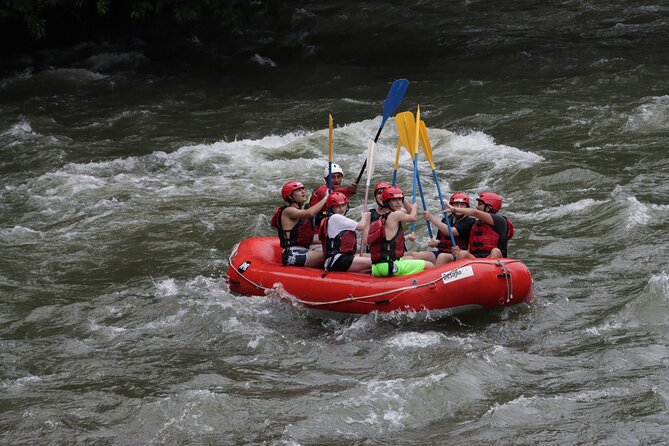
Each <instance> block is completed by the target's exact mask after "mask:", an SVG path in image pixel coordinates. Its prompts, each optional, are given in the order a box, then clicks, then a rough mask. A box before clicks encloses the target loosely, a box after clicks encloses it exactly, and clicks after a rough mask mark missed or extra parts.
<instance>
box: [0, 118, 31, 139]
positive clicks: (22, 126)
mask: <svg viewBox="0 0 669 446" xmlns="http://www.w3.org/2000/svg"><path fill="white" fill-rule="evenodd" d="M25 135H36V133H35V131H34V130H33V128H32V126H31V125H30V122H29V121H27V120H21V121H19V122H17V123H16V124H14V125H13V126H11V127H10V128H9V129H8V130H5V131H4V132H2V133H0V136H14V137H22V136H25Z"/></svg>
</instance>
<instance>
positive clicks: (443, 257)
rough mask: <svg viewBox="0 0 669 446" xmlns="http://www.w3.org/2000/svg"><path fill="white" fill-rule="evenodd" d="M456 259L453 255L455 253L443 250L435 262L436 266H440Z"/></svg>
mask: <svg viewBox="0 0 669 446" xmlns="http://www.w3.org/2000/svg"><path fill="white" fill-rule="evenodd" d="M454 260H455V257H453V254H449V253H447V252H442V253H441V254H439V257H437V261H436V262H435V263H434V265H435V266H440V265H443V264H445V263H450V262H452V261H454Z"/></svg>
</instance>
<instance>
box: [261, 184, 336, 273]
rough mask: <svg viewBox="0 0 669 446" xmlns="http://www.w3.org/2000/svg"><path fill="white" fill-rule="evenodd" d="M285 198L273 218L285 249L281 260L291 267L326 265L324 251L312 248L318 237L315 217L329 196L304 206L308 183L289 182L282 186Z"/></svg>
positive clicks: (282, 195)
mask: <svg viewBox="0 0 669 446" xmlns="http://www.w3.org/2000/svg"><path fill="white" fill-rule="evenodd" d="M281 197H282V198H283V201H285V202H286V204H285V205H283V206H281V207H279V208H277V209H276V211H275V212H274V216H273V217H272V226H274V227H275V228H277V230H278V232H279V241H280V243H281V247H282V248H283V252H282V254H281V261H282V263H283V264H284V265H290V266H312V267H319V266H321V265H322V264H323V253H322V252H320V251H311V250H309V245H311V243H312V242H313V240H314V232H315V231H314V226H313V222H312V219H313V216H314V215H315V214H316V213H318V212H320V211H321V210H322V209H323V207H325V202H326V200H327V194H326V196H325V197H324V198H323V199H321V201H319V202H317V203H316V204H315V205H314V206H312V207H310V208H309V209H302V205H303V204H304V203H305V202H306V201H307V195H306V193H305V191H304V185H303V184H302V183H300V182H299V181H289V182H287V183H286V184H284V185H283V187H282V188H281Z"/></svg>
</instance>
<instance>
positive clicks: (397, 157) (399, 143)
mask: <svg viewBox="0 0 669 446" xmlns="http://www.w3.org/2000/svg"><path fill="white" fill-rule="evenodd" d="M401 150H402V140H401V139H398V140H397V152H396V153H395V170H393V182H392V185H393V186H395V185H396V184H397V169H399V167H400V151H401Z"/></svg>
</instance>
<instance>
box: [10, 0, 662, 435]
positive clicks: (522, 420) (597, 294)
mask: <svg viewBox="0 0 669 446" xmlns="http://www.w3.org/2000/svg"><path fill="white" fill-rule="evenodd" d="M600 3H601V2H594V1H563V2H548V4H546V2H536V3H535V2H529V1H525V2H519V1H518V2H499V4H495V5H494V6H493V5H487V4H483V3H482V2H476V1H474V2H470V1H467V2H443V3H439V5H432V4H431V3H430V2H425V3H416V4H415V5H413V7H412V8H411V10H410V11H407V6H406V5H399V4H395V3H394V2H385V3H372V2H362V3H358V4H356V5H355V6H354V4H350V5H349V4H348V3H347V4H343V5H336V4H335V5H332V6H328V7H321V6H320V5H319V4H318V2H307V3H305V5H303V6H302V7H301V8H299V9H296V10H295V14H294V17H293V19H294V21H295V27H296V28H299V29H302V30H303V32H302V33H301V34H299V36H300V39H298V41H297V43H296V47H295V48H296V49H295V51H297V52H298V53H299V57H296V58H295V59H293V60H291V61H290V62H289V63H281V62H280V61H279V60H274V59H272V57H271V56H272V55H271V54H263V53H258V54H257V55H254V56H253V57H252V58H248V59H245V60H243V61H241V63H240V64H239V65H238V66H236V67H234V68H230V67H229V66H227V68H222V66H221V65H216V64H212V66H211V68H210V69H206V68H203V67H202V66H199V67H193V66H191V65H188V64H185V65H177V66H174V65H171V66H170V65H168V66H166V65H165V64H164V63H162V62H157V61H154V60H153V59H151V57H150V55H149V54H148V53H146V52H144V51H143V50H142V45H141V44H137V45H136V46H133V47H131V48H129V47H118V46H114V45H112V44H98V45H96V44H90V43H89V44H81V45H78V46H76V47H72V48H69V49H66V50H59V51H51V52H46V53H42V54H40V55H38V56H34V57H24V58H14V59H12V60H11V61H6V63H4V65H5V66H4V70H3V73H4V74H3V77H2V78H1V79H0V178H1V181H0V210H1V212H0V252H1V254H2V255H1V256H0V296H1V302H2V306H1V309H0V343H1V344H0V345H1V346H2V347H1V349H0V355H1V358H0V364H1V365H0V389H1V390H2V391H1V393H0V395H1V396H0V442H2V443H3V444H13V445H23V444H25V445H33V444H96V445H98V444H267V445H310V444H328V445H339V444H340V445H345V444H346V445H348V444H360V445H363V444H365V445H371V444H416V445H425V444H434V445H441V444H454V445H457V444H460V445H469V444H526V445H534V444H554V445H562V444H567V443H571V444H598V445H617V444H625V445H633V444H638V445H647V444H668V443H669V410H668V405H669V390H668V389H669V373H668V372H667V366H668V365H669V347H667V345H669V331H668V329H667V325H668V323H669V260H667V246H668V245H669V243H668V242H669V185H668V184H669V183H668V181H667V179H668V177H667V172H669V156H668V152H667V142H668V141H669V81H668V80H667V73H668V72H669V57H668V56H667V53H666V50H665V48H666V47H667V44H668V43H669V37H668V36H669V31H668V30H669V5H667V4H666V3H664V2H660V1H657V0H655V1H649V2H613V3H610V2H608V3H606V5H601V4H600ZM409 12H410V13H409ZM300 27H302V28H300ZM309 33H310V34H309ZM366 33H367V34H368V35H366ZM365 35H366V39H364V40H360V39H361V37H364V36H365ZM397 78H407V79H409V81H410V85H409V89H408V91H407V94H406V96H405V98H404V102H403V103H402V106H401V108H400V111H404V110H413V111H415V108H416V105H418V104H420V107H421V116H422V117H423V119H424V120H425V122H426V124H427V127H428V129H429V134H430V137H431V140H432V145H433V150H434V160H435V163H436V167H437V173H438V176H439V178H440V182H441V189H442V190H443V191H444V193H447V194H448V193H451V192H453V191H456V190H462V191H465V192H467V193H468V194H469V195H470V197H472V198H474V197H475V196H476V194H477V193H478V192H481V191H484V190H493V191H495V192H497V193H498V194H499V195H501V196H502V197H503V199H504V207H503V209H502V213H503V214H504V215H507V216H509V217H510V218H511V219H512V220H513V221H514V224H515V227H516V235H515V237H514V239H513V240H512V241H511V243H510V246H509V252H510V255H511V256H513V257H516V258H519V259H522V260H523V261H524V262H525V263H526V264H527V265H528V267H529V268H530V270H531V271H532V273H533V277H534V281H535V302H534V303H533V304H532V305H531V306H523V307H516V308H512V309H508V310H505V311H501V312H491V313H482V314H481V313H476V314H470V315H463V316H459V317H457V318H442V319H438V320H431V319H430V318H429V317H428V318H427V320H425V319H424V318H416V317H414V315H390V316H381V315H375V314H372V315H368V316H364V317H361V318H359V319H356V320H345V321H335V320H321V319H317V318H314V317H312V315H310V314H309V313H307V312H306V311H305V310H304V309H302V308H300V307H297V306H292V305H290V304H288V303H286V302H284V301H281V300H278V299H271V298H249V297H243V296H238V295H234V294H231V293H229V292H228V288H227V285H226V283H225V280H224V275H225V271H226V268H227V261H228V256H229V255H230V253H231V251H232V248H233V246H234V244H235V243H237V242H238V241H239V240H241V239H242V238H244V237H248V236H252V235H271V234H273V233H274V232H273V230H272V228H271V227H270V224H269V220H270V217H271V214H272V212H273V211H274V209H275V207H276V206H277V205H279V204H280V197H279V189H280V187H281V185H282V184H283V182H284V181H285V180H287V179H292V178H299V179H301V180H302V181H303V182H304V183H305V184H307V187H308V188H309V189H311V188H312V187H315V186H317V185H318V184H319V182H320V181H321V179H320V178H319V176H320V173H321V172H322V168H323V166H324V165H325V163H326V161H327V116H328V113H331V114H332V115H333V117H334V120H335V132H334V140H335V144H334V157H335V162H337V163H339V164H341V165H342V166H343V168H344V170H345V172H346V178H345V182H346V181H347V180H349V181H350V180H352V179H353V178H354V177H355V175H356V174H357V172H358V170H359V169H360V167H361V165H362V162H363V160H364V156H365V149H366V145H367V140H368V139H369V138H370V137H373V136H374V135H375V133H376V130H377V129H378V126H379V123H380V119H381V114H382V108H383V99H384V98H385V95H386V92H387V91H388V88H389V86H390V84H391V83H392V81H393V80H394V79H397ZM397 137H398V134H397V129H396V127H395V125H394V121H393V120H392V119H391V120H389V121H388V123H387V124H386V127H385V128H384V130H383V132H382V134H381V137H380V140H379V160H378V161H377V164H376V170H375V180H387V179H389V178H390V175H391V172H392V164H393V161H394V153H395V144H396V141H397ZM420 170H421V172H422V173H424V175H423V178H424V180H423V181H424V187H425V192H426V196H427V200H428V205H429V208H430V209H431V210H432V211H434V212H437V211H438V209H439V205H438V199H437V193H436V187H435V186H434V184H433V183H432V182H431V181H430V178H429V176H428V175H429V174H430V171H429V164H428V163H427V161H425V159H420ZM399 184H400V185H402V186H404V187H405V188H407V189H409V190H410V184H411V164H410V161H409V158H408V155H406V154H403V155H402V159H401V163H400V171H399ZM361 208H362V194H358V196H357V197H355V198H354V199H353V200H352V209H351V215H353V216H357V215H359V213H360V211H361ZM417 230H418V240H417V242H416V244H415V246H414V247H415V248H418V249H420V248H421V247H424V246H425V242H426V238H427V234H426V232H427V231H426V229H425V227H424V225H420V226H418V227H417ZM324 292H326V291H324Z"/></svg>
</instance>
